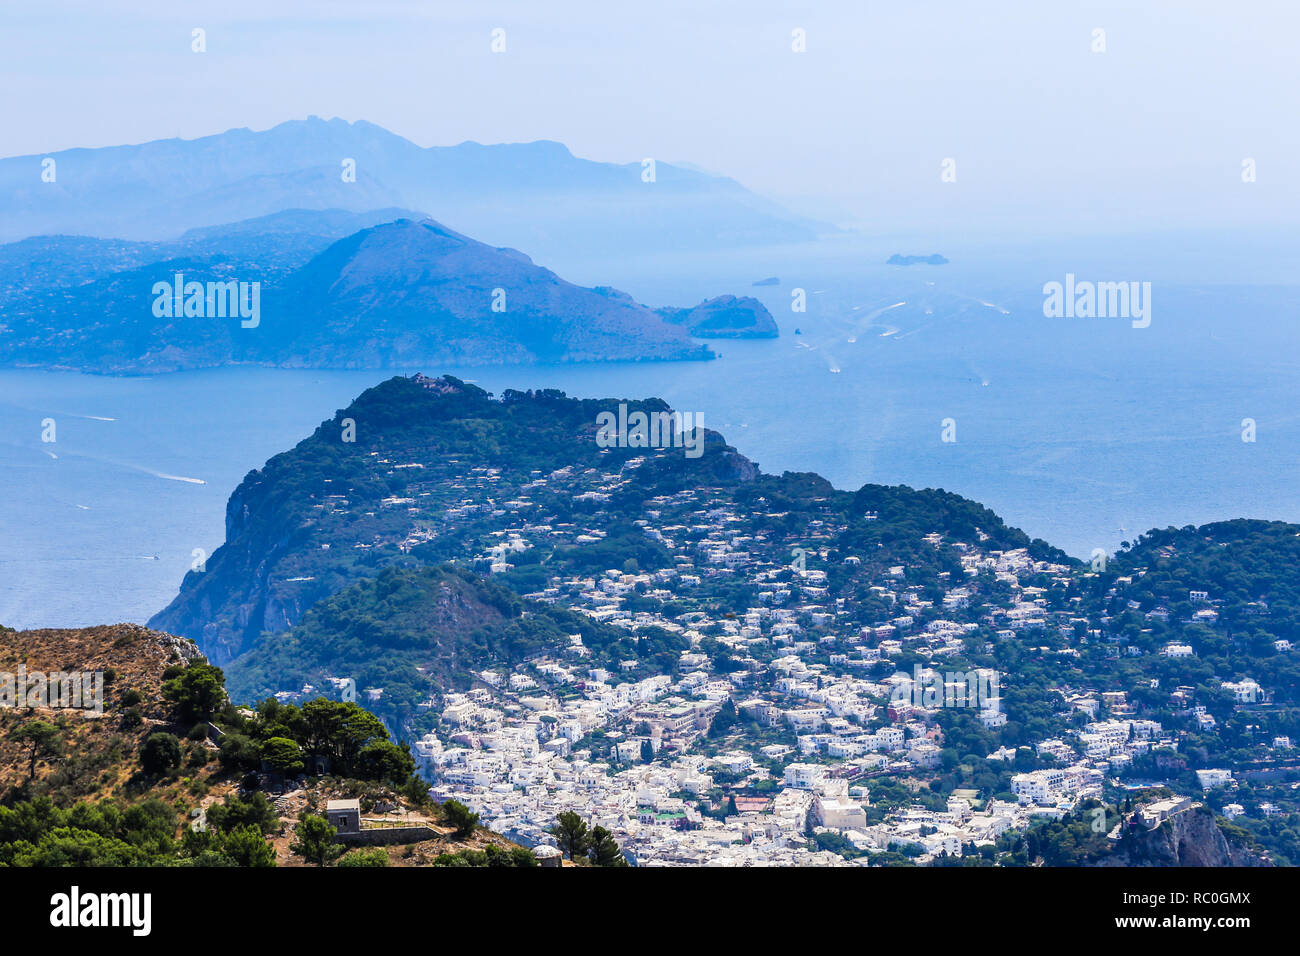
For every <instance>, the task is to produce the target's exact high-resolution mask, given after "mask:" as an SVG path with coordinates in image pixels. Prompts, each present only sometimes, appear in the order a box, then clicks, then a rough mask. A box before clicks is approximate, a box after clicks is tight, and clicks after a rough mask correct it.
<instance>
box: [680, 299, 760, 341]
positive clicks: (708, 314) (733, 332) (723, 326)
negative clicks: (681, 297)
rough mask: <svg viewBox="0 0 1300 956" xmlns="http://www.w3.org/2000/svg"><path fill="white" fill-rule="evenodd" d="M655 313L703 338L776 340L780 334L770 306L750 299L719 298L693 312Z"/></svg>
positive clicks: (683, 310)
mask: <svg viewBox="0 0 1300 956" xmlns="http://www.w3.org/2000/svg"><path fill="white" fill-rule="evenodd" d="M655 311H656V312H657V313H658V314H659V315H661V316H662V317H663V318H664V319H665V320H667V321H668V322H670V323H672V324H673V325H684V326H685V327H686V331H688V332H690V334H691V335H693V336H695V337H696V338H701V339H774V338H776V337H777V336H778V335H780V330H779V329H778V328H777V325H776V320H775V319H773V318H772V313H771V312H769V311H767V306H765V305H763V303H762V302H759V301H758V300H757V299H755V298H753V297H751V296H741V297H739V298H737V297H736V296H734V295H720V296H716V297H714V298H712V299H705V300H704V301H703V302H701V303H700V304H699V305H697V306H695V308H693V309H674V308H663V309H656V310H655Z"/></svg>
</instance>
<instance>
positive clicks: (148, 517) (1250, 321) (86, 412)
mask: <svg viewBox="0 0 1300 956" xmlns="http://www.w3.org/2000/svg"><path fill="white" fill-rule="evenodd" d="M902 251H903V252H904V253H915V254H929V253H932V252H945V253H947V252H950V250H945V249H931V248H918V249H903V250H902ZM831 252H832V253H833V252H834V250H831ZM782 261H785V263H786V268H781V265H780V263H781V262H782ZM800 261H801V262H805V263H807V262H817V261H821V262H823V263H832V264H833V266H834V267H833V268H832V267H828V266H825V265H823V266H822V267H821V270H820V271H818V270H817V269H816V268H815V267H814V266H810V265H805V266H798V267H797V271H798V272H799V274H797V275H796V274H792V273H791V267H790V261H789V260H782V259H781V258H780V257H779V256H775V257H774V256H767V257H760V256H747V257H744V258H743V259H739V258H738V259H732V260H729V261H728V263H727V264H726V265H725V266H723V265H720V266H718V267H717V268H713V269H711V270H709V275H707V276H705V275H694V274H691V273H689V272H688V271H686V270H685V269H683V270H682V271H680V272H679V273H678V278H665V276H671V275H672V273H671V272H670V271H668V272H666V271H659V272H657V274H655V275H654V276H653V277H652V276H651V275H650V271H651V270H648V269H647V270H646V272H645V273H644V274H642V275H637V274H627V275H612V276H608V277H607V278H608V280H609V281H611V282H614V283H616V284H618V285H620V286H621V287H623V288H626V289H628V291H630V292H632V293H633V294H634V295H636V296H637V297H638V298H639V299H641V300H643V301H646V302H649V303H651V304H655V305H657V304H661V303H665V304H666V303H676V304H680V303H682V302H690V301H694V300H695V298H698V297H700V296H702V295H703V294H707V293H709V292H716V291H717V290H718V289H729V290H731V291H734V292H736V293H738V294H752V295H755V296H757V297H758V298H760V299H762V300H763V301H764V303H765V304H766V305H767V306H768V307H769V308H770V309H771V311H772V313H773V315H774V316H775V317H776V319H777V321H778V323H779V324H780V326H781V330H782V335H781V337H780V338H779V339H769V340H755V341H723V342H714V343H713V345H714V347H715V348H716V349H717V350H718V351H719V352H720V353H721V358H720V359H718V360H716V361H713V362H655V363H643V364H628V363H613V364H568V365H538V366H525V367H520V366H513V367H490V368H423V369H421V370H422V371H424V372H425V373H427V374H431V375H434V374H439V373H444V372H448V373H451V374H455V375H458V376H459V377H461V378H464V379H467V380H470V381H474V382H476V383H477V384H479V385H481V386H482V387H484V388H487V389H489V390H491V391H494V392H498V393H499V392H500V391H501V390H503V389H505V388H518V389H526V388H530V387H555V388H561V389H564V390H565V391H567V392H569V393H570V394H572V395H577V396H582V397H646V396H652V395H658V396H662V397H663V398H665V399H666V400H668V401H669V402H670V403H671V404H672V405H673V406H674V407H676V408H677V409H679V410H682V411H694V412H699V413H702V414H703V416H704V423H705V425H706V426H707V427H709V428H713V429H716V430H718V431H720V432H722V433H723V434H724V435H726V437H727V439H728V440H729V441H730V442H731V443H732V444H733V445H735V446H736V447H737V448H739V449H740V451H742V452H743V453H744V454H746V455H748V456H749V457H751V458H753V459H754V460H755V461H757V462H759V463H760V465H761V466H762V467H763V469H764V470H765V471H769V472H780V471H783V470H800V471H816V472H819V473H821V474H822V475H824V476H826V477H827V478H829V479H830V480H831V481H832V482H833V483H834V484H835V485H836V486H837V487H841V488H856V487H858V486H860V485H861V484H863V483H864V482H868V481H872V482H880V483H904V484H908V485H911V486H913V487H942V488H945V489H947V490H949V491H954V492H957V493H960V494H962V495H966V496H968V497H970V498H974V499H976V500H978V501H980V502H982V503H983V504H985V505H987V506H989V507H991V508H992V509H994V510H995V511H996V512H998V514H1000V515H1001V516H1003V517H1004V518H1005V519H1006V520H1007V522H1008V523H1010V524H1013V525H1016V526H1018V527H1020V528H1022V529H1024V530H1025V531H1026V532H1028V533H1029V534H1031V535H1033V536H1037V537H1042V538H1044V539H1046V540H1048V541H1049V542H1051V543H1052V544H1055V545H1057V546H1059V547H1062V548H1064V549H1065V550H1066V551H1068V552H1069V553H1071V554H1074V555H1076V556H1080V557H1086V556H1088V555H1089V554H1090V553H1091V551H1092V550H1093V549H1094V548H1098V547H1100V548H1105V549H1108V550H1109V549H1112V548H1114V547H1115V546H1116V545H1118V543H1119V542H1120V541H1122V540H1126V539H1132V538H1133V537H1134V536H1135V535H1136V534H1138V533H1141V532H1142V531H1145V530H1147V529H1149V528H1151V527H1155V526H1159V527H1164V526H1167V525H1180V526H1181V525H1186V524H1193V523H1197V524H1199V523H1203V522H1207V521H1213V520H1218V519H1225V518H1231V517H1259V518H1276V519H1282V520H1289V521H1300V503H1298V502H1297V496H1296V495H1295V492H1294V479H1293V477H1292V474H1291V469H1292V468H1294V467H1295V464H1296V462H1297V460H1300V401H1298V400H1300V394H1298V392H1300V378H1298V377H1297V372H1300V368H1298V367H1297V366H1298V363H1297V360H1296V357H1295V355H1296V353H1295V349H1294V338H1295V337H1294V321H1295V305H1294V302H1295V294H1294V289H1293V288H1290V287H1283V286H1262V285H1255V286H1230V285H1193V284H1188V283H1185V282H1184V283H1169V282H1159V281H1157V282H1155V284H1154V287H1153V309H1152V322H1151V325H1150V327H1149V328H1145V329H1134V328H1132V327H1131V323H1130V322H1129V321H1128V320H1124V319H1070V320H1067V319H1047V318H1044V317H1043V314H1042V298H1043V297H1042V292H1041V289H1042V284H1043V283H1044V282H1045V281H1050V280H1052V279H1057V280H1060V279H1063V278H1064V269H1062V270H1061V271H1060V274H1057V273H1056V272H1052V271H1050V267H1047V268H1043V269H1038V268H1035V269H1034V270H1032V274H1029V272H1026V271H1021V270H1017V271H1015V272H1012V271H1007V272H1005V274H1004V275H1003V276H1000V277H998V278H996V279H989V278H988V274H987V271H985V272H982V273H980V274H979V278H976V273H974V272H964V271H962V269H961V268H960V262H954V265H953V266H920V265H918V266H909V267H902V268H899V267H889V268H886V267H884V266H883V265H882V264H881V263H882V262H883V257H872V258H870V259H867V258H861V259H857V260H854V259H853V258H852V257H849V259H848V262H847V264H846V260H845V258H843V257H840V258H837V257H836V255H834V254H828V255H826V256H824V257H822V259H820V260H818V258H817V257H816V256H815V255H809V256H807V257H806V258H801V260H800ZM868 262H869V263H871V264H870V265H868V264H866V263H868ZM678 265H680V263H679V264H678ZM768 276H776V277H777V278H778V279H779V280H780V281H779V284H777V285H765V286H760V287H752V288H751V287H749V283H750V282H751V281H752V280H756V279H761V278H765V277H768ZM1080 277H1081V278H1093V279H1119V278H1128V276H1123V275H1119V274H1113V273H1111V274H1101V275H1092V276H1089V275H1087V274H1085V273H1084V272H1083V271H1082V270H1081V274H1080ZM1132 278H1142V276H1141V275H1140V274H1138V275H1134V276H1133V277H1132ZM593 281H594V280H593ZM795 287H798V288H802V289H804V292H805V294H806V299H807V303H808V307H807V311H806V312H803V313H793V312H792V311H791V305H790V303H791V292H792V290H793V288H795ZM900 303H901V304H900ZM796 328H797V329H798V330H799V334H797V335H796V334H795V330H796ZM391 374H396V373H395V372H382V371H364V372H332V371H317V370H307V371H297V370H294V371H288V370H281V369H264V368H250V367H242V368H227V369H219V370H212V371H202V372H183V373H176V374H170V375H160V376H154V377H134V378H117V377H100V376H88V375H79V374H75V373H60V372H40V371H30V370H7V371H0V475H3V478H2V479H0V480H2V481H3V486H4V494H3V495H2V496H0V534H2V535H3V540H4V542H5V545H6V546H5V549H4V551H3V553H0V622H3V623H5V624H8V625H10V626H17V627H33V626H68V627H71V626H82V625H88V624H92V623H100V622H104V621H144V620H146V619H147V618H148V617H150V616H151V615H152V614H154V613H156V612H157V611H158V610H159V609H160V608H162V607H163V606H164V605H165V604H166V603H167V602H168V601H169V600H170V599H171V597H172V596H173V595H174V594H175V592H176V588H177V586H178V585H179V583H180V580H181V577H182V576H183V575H184V573H185V572H186V570H187V569H188V568H189V567H190V564H191V562H192V561H193V560H194V554H193V552H194V550H195V549H202V550H203V551H205V552H206V553H208V554H211V552H212V551H213V550H214V549H215V548H216V547H217V546H218V545H219V544H220V543H221V541H222V539H223V535H224V513H225V503H226V499H227V497H228V496H229V494H230V492H231V491H232V490H233V489H234V488H235V486H236V485H237V484H238V482H239V481H240V480H241V479H242V478H243V476H244V475H245V474H246V473H247V472H248V471H249V470H250V469H252V468H256V467H258V466H260V465H261V464H262V463H263V462H264V461H265V460H266V459H267V458H269V457H270V456H272V455H274V454H276V453H278V452H280V451H284V450H286V449H288V448H290V447H292V446H293V445H294V444H295V443H297V442H298V441H299V440H301V439H302V438H303V437H305V436H306V435H308V434H309V433H310V432H311V430H312V429H313V428H314V427H315V426H316V425H317V424H319V423H320V422H321V421H322V420H324V419H325V418H328V417H329V416H330V415H331V414H332V413H333V412H334V410H335V409H338V408H341V407H343V406H345V405H346V404H347V403H348V402H349V401H350V400H351V399H352V398H353V397H355V396H356V395H357V394H358V393H360V392H361V391H363V390H364V389H365V388H366V387H368V386H370V385H373V384H374V383H376V382H378V381H381V380H383V379H384V378H387V377H388V376H389V375H391ZM46 418H52V419H54V420H55V423H56V428H57V441H55V442H53V443H44V442H42V441H41V433H42V420H43V419H46ZM946 418H951V419H954V420H955V423H956V437H957V441H956V442H955V443H951V444H948V443H944V442H942V441H941V440H940V437H941V435H940V433H941V422H942V420H943V419H946ZM1245 418H1252V419H1254V420H1255V422H1256V426H1257V435H1258V440H1257V441H1256V442H1254V443H1246V442H1243V441H1242V440H1241V431H1242V426H1241V423H1242V420H1243V419H1245ZM55 456H57V457H55ZM199 482H202V483H199Z"/></svg>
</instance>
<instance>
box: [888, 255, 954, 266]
mask: <svg viewBox="0 0 1300 956" xmlns="http://www.w3.org/2000/svg"><path fill="white" fill-rule="evenodd" d="M885 264H886V265H890V266H917V265H926V266H946V265H947V264H948V260H947V259H946V258H945V257H944V256H941V255H939V253H937V252H935V253H932V254H930V255H928V256H904V255H900V254H899V253H897V252H895V253H894V254H893V255H892V256H890V257H889V258H888V259H886V260H885Z"/></svg>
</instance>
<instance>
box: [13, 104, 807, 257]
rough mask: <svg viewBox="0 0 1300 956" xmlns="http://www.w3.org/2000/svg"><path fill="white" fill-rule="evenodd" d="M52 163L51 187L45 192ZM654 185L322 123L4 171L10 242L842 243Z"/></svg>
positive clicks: (771, 209)
mask: <svg viewBox="0 0 1300 956" xmlns="http://www.w3.org/2000/svg"><path fill="white" fill-rule="evenodd" d="M47 158H48V159H51V160H53V161H54V163H55V166H54V170H55V178H54V181H53V182H44V181H42V162H43V160H45V159H47ZM349 164H351V166H350V168H351V169H352V170H354V172H355V176H354V177H353V179H354V181H348V178H349V175H350V174H349ZM649 178H650V181H647V178H646V177H643V165H642V164H641V163H640V162H637V163H628V164H622V165H619V164H613V163H601V162H593V161H590V160H584V159H580V158H578V157H575V156H573V155H572V153H570V152H569V150H568V149H567V148H566V147H565V146H563V145H562V144H560V143H555V142H549V141H538V142H533V143H511V144H499V145H481V144H479V143H474V142H465V143H461V144H460V145H458V146H445V147H443V146H435V147H428V148H424V147H420V146H417V145H416V144H415V143H412V142H411V141H409V140H407V139H404V138H402V137H401V136H398V135H395V134H393V133H390V132H389V131H387V130H385V129H383V128H382V127H380V126H376V125H375V124H373V123H367V122H364V121H357V122H352V123H349V122H347V121H345V120H341V119H331V120H323V119H320V118H318V117H310V118H308V119H306V120H293V121H289V122H285V123H281V124H279V125H277V126H275V127H272V128H271V129H268V130H263V131H257V132H254V131H252V130H248V129H232V130H228V131H226V132H224V133H219V134H215V135H212V136H204V137H201V138H199V139H194V140H180V139H167V140H155V141H152V142H148V143H142V144H138V145H127V146H112V147H104V148H100V149H71V150H63V151H60V152H56V153H51V154H49V155H48V156H41V155H31V156H17V157H11V158H8V159H3V160H0V208H3V209H4V216H3V217H0V240H13V239H21V238H25V237H28V236H33V235H42V234H56V233H57V234H77V235H92V236H98V237H115V238H124V239H132V240H155V241H156V240H160V239H168V238H173V237H176V236H179V235H180V234H181V233H183V232H185V231H186V230H189V229H194V228H199V227H205V226H211V225H217V224H220V223H225V222H233V221H236V220H245V219H252V218H256V217H259V216H265V215H268V214H271V213H276V212H279V211H281V210H284V209H289V208H302V209H345V210H351V211H354V212H356V211H364V210H370V209H378V208H384V207H401V208H406V209H421V210H426V211H427V212H429V213H430V214H432V215H434V216H436V217H437V218H438V219H439V221H441V222H445V223H447V224H449V225H450V226H452V227H453V228H455V229H457V230H459V231H462V232H465V233H468V234H470V235H474V236H478V237H480V238H482V239H483V240H485V241H487V242H489V243H491V244H494V245H501V246H514V247H517V248H524V249H529V250H530V251H532V252H533V254H534V255H538V256H541V257H542V258H544V259H546V258H549V257H551V256H552V255H574V254H586V253H591V252H593V251H594V252H599V253H601V254H621V253H627V252H640V253H647V252H654V251H670V250H680V249H683V248H708V247H713V246H718V245H733V246H734V245H749V244H766V243H787V242H799V241H804V240H808V239H812V238H815V237H816V235H817V234H818V233H820V232H825V231H831V230H832V227H829V226H826V225H824V224H820V223H816V222H812V221H810V220H806V219H802V218H800V217H798V216H796V215H794V214H792V213H789V212H787V211H786V210H784V209H782V208H781V207H779V206H777V205H776V204H775V203H772V202H770V201H768V200H765V199H763V198H761V197H759V196H757V195H755V194H753V193H751V192H749V191H748V190H746V189H745V188H744V187H742V186H741V185H739V184H738V183H736V182H735V181H734V180H731V179H727V178H723V177H717V176H711V175H708V174H705V173H701V172H697V171H694V170H692V169H687V168H684V167H681V166H674V165H672V164H670V163H665V162H657V163H655V164H654V171H653V176H652V177H649Z"/></svg>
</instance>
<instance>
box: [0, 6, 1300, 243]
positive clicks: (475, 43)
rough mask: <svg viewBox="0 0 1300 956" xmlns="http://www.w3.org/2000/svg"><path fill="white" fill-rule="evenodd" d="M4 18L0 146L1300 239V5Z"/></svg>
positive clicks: (1050, 227) (993, 220)
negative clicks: (538, 177)
mask: <svg viewBox="0 0 1300 956" xmlns="http://www.w3.org/2000/svg"><path fill="white" fill-rule="evenodd" d="M0 18H2V19H0V24H2V28H0V85H2V86H3V89H4V90H5V93H6V96H5V99H6V106H5V122H4V124H3V127H4V128H3V133H0V135H2V136H3V140H2V141H0V154H2V155H16V154H25V153H40V152H49V151H53V150H56V149H62V148H67V147H73V146H102V145H110V144H117V143H124V142H140V141H144V140H149V139H156V138H161V137H170V136H183V137H186V138H191V137H196V136H201V135H205V134H209V133H214V132H219V131H222V130H225V129H228V128H231V127H242V126H247V127H250V128H253V129H264V128H266V127H269V126H272V125H274V124H276V123H278V122H281V121H283V120H286V119H294V118H302V117H304V116H307V115H308V114H313V113H314V114H318V115H320V116H324V117H330V116H341V117H344V118H345V119H350V120H353V119H368V120H370V121H372V122H375V123H378V124H380V125H382V126H385V127H387V128H389V129H391V130H392V131H394V132H396V133H399V134H401V135H403V136H406V137H407V138H409V139H411V140H414V141H415V142H417V143H420V144H422V145H433V144H454V143H457V142H460V141H462V140H466V139H473V140H478V141H480V142H501V141H521V140H533V139H555V140H560V141H562V142H564V143H566V144H567V145H568V146H569V147H570V148H571V149H572V150H573V151H574V152H575V153H576V154H578V155H580V156H585V157H589V158H592V159H600V160H611V161H619V162H629V161H635V160H640V159H641V158H642V157H645V156H654V157H656V158H660V159H666V160H670V161H671V160H687V161H689V162H692V163H694V164H696V165H698V166H701V167H704V168H706V169H709V170H713V171H717V172H723V173H726V174H728V175H731V176H733V177H735V178H736V179H738V180H740V181H741V182H743V183H744V184H745V185H747V186H749V187H751V188H753V189H755V190H757V191H759V192H761V193H764V194H765V195H768V196H769V197H772V198H774V199H778V200H780V201H782V202H784V203H786V204H787V205H789V206H791V207H792V208H794V209H796V210H798V211H800V212H804V213H807V214H811V215H816V216H819V217H823V218H827V219H832V220H835V221H838V222H841V223H845V224H858V225H862V226H865V227H868V228H874V229H878V230H885V231H888V230H891V229H906V228H910V227H916V226H923V227H932V226H934V227H942V228H949V229H954V228H976V227H978V228H981V229H987V230H989V231H996V232H1011V233H1015V232H1020V231H1024V232H1026V233H1031V234H1032V233H1035V232H1048V231H1051V232H1060V233H1075V232H1084V233H1086V232H1098V231H1109V230H1137V229H1145V228H1151V227H1165V228H1167V227H1171V226H1182V225H1245V226H1253V225H1259V224H1272V225H1283V224H1294V223H1296V222H1297V220H1300V187H1298V186H1297V182H1298V181H1300V109H1298V107H1300V65H1298V64H1300V56H1297V55H1296V51H1295V42H1296V41H1295V38H1296V35H1297V31H1298V30H1300V4H1297V3H1294V2H1292V0H1268V2H1265V0H1231V2H1229V0H1221V2H1201V0H1176V2H1175V0H1168V2H1166V0H1122V2H1108V0H1024V2H1021V0H1005V2H998V0H991V2H987V3H980V2H974V0H889V2H879V0H853V2H850V0H820V2H794V0H791V2H785V3H778V2H770V0H687V2H682V0H655V2H653V3H634V2H630V0H590V2H589V0H520V2H491V0H366V2H356V0H350V2H334V0H309V2H306V0H303V2H289V0H269V2H268V0H257V2H250V0H219V2H193V0H132V2H129V3H126V2H103V0H98V2H80V3H79V2H71V0H42V2H40V3H37V4H17V3H12V2H11V3H8V4H6V5H5V6H4V8H3V12H2V13H0ZM195 27H202V28H204V29H205V30H206V31H207V52H206V53H204V54H195V53H193V52H191V49H190V45H191V30H192V29H193V28H195ZM497 27H500V28H503V29H504V30H505V31H506V51H505V52H504V53H502V54H494V53H493V52H492V51H491V49H490V43H491V31H492V30H493V29H494V28H497ZM796 28H801V29H803V30H805V31H806V37H807V41H806V43H807V50H806V52H804V53H795V52H793V51H792V49H791V45H792V31H793V30H795V29H796ZM1095 28H1101V29H1103V30H1104V31H1105V44H1106V51H1105V52H1104V53H1094V52H1092V45H1093V42H1094V38H1093V31H1094V29H1095ZM949 157H951V158H952V159H954V160H955V161H956V166H955V168H956V182H955V183H944V182H941V179H940V172H941V165H940V164H941V162H942V161H943V160H944V159H945V158H949ZM1246 158H1252V159H1254V160H1255V161H1256V166H1257V176H1258V181H1257V182H1255V183H1253V184H1244V183H1243V182H1242V176H1241V169H1242V161H1243V159H1246Z"/></svg>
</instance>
